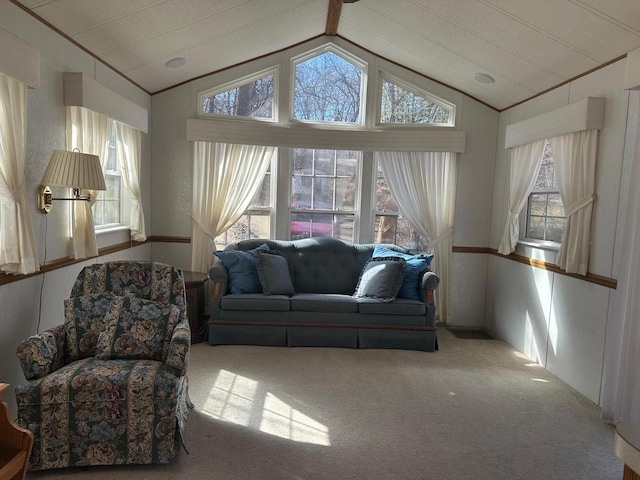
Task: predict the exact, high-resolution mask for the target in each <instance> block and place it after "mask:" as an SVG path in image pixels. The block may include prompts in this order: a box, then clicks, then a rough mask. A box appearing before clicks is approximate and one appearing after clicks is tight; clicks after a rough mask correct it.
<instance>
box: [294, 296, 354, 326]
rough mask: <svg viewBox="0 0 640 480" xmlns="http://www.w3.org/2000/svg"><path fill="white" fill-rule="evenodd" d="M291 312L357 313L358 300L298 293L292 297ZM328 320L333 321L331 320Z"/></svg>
mask: <svg viewBox="0 0 640 480" xmlns="http://www.w3.org/2000/svg"><path fill="white" fill-rule="evenodd" d="M291 310H296V311H299V312H327V313H357V312H358V300H357V299H356V298H354V297H352V296H351V295H340V294H333V293H323V294H320V293H298V294H296V295H294V296H293V297H291ZM327 320H328V321H331V320H330V318H329V319H327Z"/></svg>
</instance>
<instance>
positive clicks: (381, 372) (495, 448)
mask: <svg viewBox="0 0 640 480" xmlns="http://www.w3.org/2000/svg"><path fill="white" fill-rule="evenodd" d="M439 341H440V351H439V352H437V353H425V352H416V351H402V350H363V349H360V350H352V349H334V348H308V347H307V348H281V347H259V346H217V347H212V346H209V345H207V344H204V343H201V344H197V345H194V346H193V347H192V349H191V361H190V365H189V383H190V387H189V393H190V396H191V399H192V400H193V402H194V404H195V409H194V410H193V411H192V412H191V413H190V415H189V420H188V422H187V428H186V434H185V438H184V446H185V448H186V449H187V450H188V452H189V454H186V452H185V451H182V452H180V454H179V455H178V457H177V458H176V459H175V461H174V462H173V463H171V464H169V465H155V466H154V465H147V466H123V467H118V468H117V469H114V468H111V467H91V468H90V469H87V470H80V469H77V468H72V469H64V470H61V471H57V470H52V471H46V472H34V473H30V474H29V475H28V478H34V479H42V480H54V479H55V480H58V479H65V478H74V479H76V480H82V479H85V478H86V479H89V478H91V479H110V478H120V477H121V476H132V477H135V478H140V479H143V480H144V479H147V478H148V479H163V478H187V479H190V478H201V477H203V476H204V477H207V478H224V479H256V478H259V479H306V478H318V479H334V478H340V479H342V478H353V479H373V478H376V479H391V478H398V479H400V478H401V479H426V478H434V479H436V478H437V479H462V478H474V479H479V480H482V479H487V480H488V479H499V478H504V479H507V478H509V479H513V478H520V479H534V478H541V479H542V478H544V479H559V480H560V479H569V478H576V479H577V478H580V479H594V480H595V479H598V480H601V479H605V478H606V479H617V478H622V464H621V462H620V460H619V459H618V458H616V456H615V455H614V453H613V449H612V445H613V428H612V427H611V426H610V425H606V424H605V423H603V422H602V420H601V419H600V414H599V411H598V408H597V407H596V405H595V404H593V403H592V402H590V401H589V400H587V399H585V398H584V397H583V396H582V395H580V394H579V393H577V392H576V391H575V390H573V389H572V388H570V387H568V386H567V385H566V384H565V383H563V382H562V381H560V380H558V379H557V378H556V377H554V376H553V375H551V374H550V373H548V372H547V371H545V369H544V368H542V367H541V366H540V365H538V364H535V363H532V362H531V361H530V360H529V359H527V358H526V357H525V356H524V355H522V354H520V353H518V352H517V351H515V350H514V349H513V348H511V347H509V346H508V345H506V344H505V343H504V342H502V341H499V340H473V339H469V340H468V339H459V338H456V337H455V336H453V335H452V334H451V333H449V332H448V331H447V330H446V329H440V330H439Z"/></svg>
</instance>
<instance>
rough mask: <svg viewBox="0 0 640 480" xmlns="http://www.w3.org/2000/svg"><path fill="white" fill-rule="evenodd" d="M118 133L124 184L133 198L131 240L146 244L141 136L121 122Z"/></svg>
mask: <svg viewBox="0 0 640 480" xmlns="http://www.w3.org/2000/svg"><path fill="white" fill-rule="evenodd" d="M116 131H117V136H118V142H117V143H118V158H119V159H120V160H121V162H120V170H121V172H122V182H123V183H124V188H125V189H126V190H127V192H129V195H130V196H131V213H130V221H129V229H130V230H131V238H132V239H133V240H136V241H138V242H144V241H145V240H146V239H147V234H146V231H145V226H144V212H143V211H142V194H141V192H140V161H141V155H140V147H141V143H142V141H141V134H140V131H139V130H136V129H135V128H133V127H130V126H129V125H125V124H124V123H120V122H116Z"/></svg>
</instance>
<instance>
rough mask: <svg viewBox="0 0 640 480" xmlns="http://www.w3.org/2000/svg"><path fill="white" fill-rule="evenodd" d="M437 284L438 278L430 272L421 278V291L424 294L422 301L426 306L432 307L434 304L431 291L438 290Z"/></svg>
mask: <svg viewBox="0 0 640 480" xmlns="http://www.w3.org/2000/svg"><path fill="white" fill-rule="evenodd" d="M439 284H440V277H438V275H436V274H435V273H433V272H432V271H430V270H429V271H427V272H425V273H424V275H423V276H422V291H423V292H424V297H425V298H424V300H425V302H426V303H427V305H430V306H433V305H434V304H435V300H434V298H433V291H434V290H435V289H436V288H438V285H439Z"/></svg>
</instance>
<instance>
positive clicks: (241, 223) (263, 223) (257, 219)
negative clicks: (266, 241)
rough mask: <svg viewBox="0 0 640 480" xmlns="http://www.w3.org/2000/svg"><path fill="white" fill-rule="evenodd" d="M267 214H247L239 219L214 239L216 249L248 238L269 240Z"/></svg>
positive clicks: (269, 224) (269, 232)
mask: <svg viewBox="0 0 640 480" xmlns="http://www.w3.org/2000/svg"><path fill="white" fill-rule="evenodd" d="M270 228H271V221H270V216H269V212H249V213H247V214H246V215H243V216H242V217H240V219H239V220H238V221H237V222H236V223H234V224H233V225H232V226H231V227H229V229H228V230H227V231H226V232H224V233H223V234H222V235H218V236H217V237H216V239H215V242H216V247H217V248H224V247H225V246H227V245H229V244H230V243H235V242H239V241H240V240H248V239H250V238H269V237H270V236H271V230H270Z"/></svg>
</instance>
